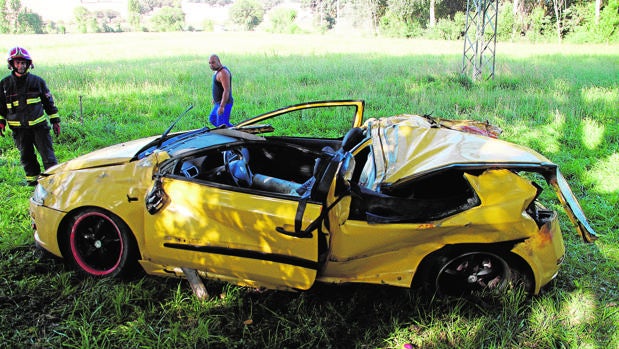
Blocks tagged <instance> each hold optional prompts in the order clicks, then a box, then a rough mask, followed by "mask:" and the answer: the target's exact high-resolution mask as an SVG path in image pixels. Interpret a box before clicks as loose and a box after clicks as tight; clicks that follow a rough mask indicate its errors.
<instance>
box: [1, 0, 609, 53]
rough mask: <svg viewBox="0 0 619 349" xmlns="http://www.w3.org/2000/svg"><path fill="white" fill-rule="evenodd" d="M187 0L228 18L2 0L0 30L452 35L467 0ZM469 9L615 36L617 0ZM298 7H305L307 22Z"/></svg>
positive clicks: (509, 34)
mask: <svg viewBox="0 0 619 349" xmlns="http://www.w3.org/2000/svg"><path fill="white" fill-rule="evenodd" d="M283 1H284V0H188V1H187V2H193V3H203V4H208V5H210V6H213V7H225V8H227V11H228V21H227V22H225V23H217V22H216V21H215V20H212V19H210V20H205V21H204V22H203V23H202V24H201V28H195V27H192V26H191V25H187V24H186V23H185V13H184V12H183V9H182V6H181V0H127V13H128V16H126V17H128V18H124V17H123V16H121V14H120V13H119V12H118V11H114V10H97V11H90V10H88V8H86V7H84V6H78V7H76V8H74V9H73V19H72V20H71V21H70V22H69V23H64V22H58V23H56V22H54V21H44V20H43V19H42V17H41V16H40V15H39V14H37V13H34V12H32V11H31V10H30V9H28V8H27V7H26V6H23V4H22V2H21V1H20V0H0V17H1V19H2V20H0V33H7V34H20V33H36V34H44V33H67V32H80V33H87V32H123V31H156V32H159V31H192V30H205V31H209V30H215V29H216V26H218V25H219V26H223V27H224V28H225V29H228V30H264V31H270V32H276V33H305V32H329V31H334V30H342V29H344V30H354V31H358V32H362V33H365V34H371V35H379V36H386V37H406V38H413V37H423V38H430V39H447V40H457V39H459V38H461V37H462V35H463V30H464V27H465V21H466V11H467V1H466V0H296V1H297V3H296V4H297V5H298V6H297V7H290V6H280V5H282V3H283ZM468 1H469V6H470V7H472V8H473V9H474V8H475V6H477V5H481V6H482V7H483V6H485V5H487V4H488V2H495V3H496V4H498V15H497V23H498V24H497V28H496V33H495V34H496V36H497V39H498V40H501V41H515V40H528V41H532V42H549V41H555V42H556V41H558V42H562V41H570V42H583V43H584V42H590V43H617V42H619V0H498V1H497V0H468ZM299 12H303V13H309V14H311V21H310V22H311V23H309V24H310V25H309V26H308V25H307V23H305V25H301V24H299V21H298V18H299V16H300V13H299Z"/></svg>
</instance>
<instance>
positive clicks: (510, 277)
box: [424, 249, 531, 297]
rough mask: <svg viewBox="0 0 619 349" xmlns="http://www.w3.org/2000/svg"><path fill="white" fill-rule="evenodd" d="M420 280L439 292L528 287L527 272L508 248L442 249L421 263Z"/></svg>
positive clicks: (457, 293)
mask: <svg viewBox="0 0 619 349" xmlns="http://www.w3.org/2000/svg"><path fill="white" fill-rule="evenodd" d="M425 268H426V271H425V274H424V275H425V277H424V279H425V280H424V283H425V285H426V287H427V289H428V291H431V292H434V293H435V294H437V295H439V296H456V297H460V296H467V295H472V294H480V293H484V292H496V291H498V292H502V291H505V290H507V289H510V288H514V287H522V288H524V290H525V291H526V292H530V291H531V282H530V278H529V277H528V273H527V272H526V271H525V270H523V269H524V268H523V266H522V265H521V263H518V262H517V261H516V259H515V258H514V256H512V255H511V254H510V253H509V252H504V251H500V250H498V251H496V252H494V251H493V252H490V251H487V250H481V249H480V250H461V251H451V252H447V251H443V252H442V253H439V254H437V255H436V256H433V257H432V258H430V259H429V260H428V263H426V265H425Z"/></svg>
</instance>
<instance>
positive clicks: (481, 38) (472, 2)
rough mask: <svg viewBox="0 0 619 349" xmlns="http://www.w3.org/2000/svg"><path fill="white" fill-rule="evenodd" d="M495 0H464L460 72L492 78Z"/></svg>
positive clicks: (495, 18)
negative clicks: (462, 48) (464, 20)
mask: <svg viewBox="0 0 619 349" xmlns="http://www.w3.org/2000/svg"><path fill="white" fill-rule="evenodd" d="M498 13H499V1H498V0H467V2H466V23H465V27H464V52H463V54H462V74H465V75H469V74H470V75H471V77H472V79H473V80H479V79H482V78H485V79H494V59H495V53H496V50H495V49H496V31H497V18H498Z"/></svg>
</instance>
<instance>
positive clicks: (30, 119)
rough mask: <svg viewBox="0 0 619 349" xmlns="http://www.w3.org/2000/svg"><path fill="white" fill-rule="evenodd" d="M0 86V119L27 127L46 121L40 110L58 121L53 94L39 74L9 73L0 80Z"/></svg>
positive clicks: (0, 120) (17, 125) (54, 121)
mask: <svg viewBox="0 0 619 349" xmlns="http://www.w3.org/2000/svg"><path fill="white" fill-rule="evenodd" d="M0 86H1V88H0V101H1V104H0V123H6V124H8V125H9V126H10V127H31V126H34V125H37V124H40V123H42V122H46V120H47V118H46V117H45V115H44V114H43V112H44V111H45V113H46V114H47V115H49V118H50V121H51V122H52V123H57V122H60V118H59V116H58V108H56V106H55V104H54V98H53V97H52V94H51V92H50V91H49V89H48V88H47V84H46V83H45V81H44V80H43V79H42V78H40V77H38V76H36V75H33V74H30V73H28V74H26V75H24V76H21V77H18V76H16V75H15V74H14V73H11V75H9V76H7V77H6V78H4V79H2V81H0Z"/></svg>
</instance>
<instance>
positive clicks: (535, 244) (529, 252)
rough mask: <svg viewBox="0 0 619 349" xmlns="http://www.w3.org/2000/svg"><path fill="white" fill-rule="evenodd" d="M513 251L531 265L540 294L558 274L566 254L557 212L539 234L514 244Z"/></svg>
mask: <svg viewBox="0 0 619 349" xmlns="http://www.w3.org/2000/svg"><path fill="white" fill-rule="evenodd" d="M512 252H514V253H515V254H517V255H519V256H520V257H522V258H523V259H524V260H525V261H526V262H527V263H528V264H529V265H530V266H531V269H532V272H533V277H534V280H535V287H534V289H533V293H534V294H538V293H539V291H540V289H541V288H542V287H544V286H545V285H546V284H548V283H549V282H550V281H552V280H553V279H554V278H555V277H556V276H557V273H558V271H559V267H560V265H561V263H562V262H563V258H564V255H565V245H564V243H563V235H562V233H561V229H560V228H559V221H558V217H557V213H556V212H553V213H552V216H551V217H550V218H549V219H548V220H547V221H546V222H545V223H544V224H543V225H542V226H541V228H540V229H539V232H538V233H537V234H535V235H534V236H532V237H530V238H528V239H526V240H525V241H523V242H522V243H519V244H517V245H516V246H514V249H513V250H512Z"/></svg>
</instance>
